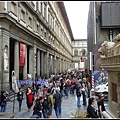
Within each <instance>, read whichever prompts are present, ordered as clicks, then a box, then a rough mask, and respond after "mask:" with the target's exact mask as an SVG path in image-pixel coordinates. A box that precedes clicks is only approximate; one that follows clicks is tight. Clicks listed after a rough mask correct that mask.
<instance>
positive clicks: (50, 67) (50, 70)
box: [49, 54, 52, 75]
mask: <svg viewBox="0 0 120 120" xmlns="http://www.w3.org/2000/svg"><path fill="white" fill-rule="evenodd" d="M49 63H50V64H49V75H50V74H51V73H52V66H51V65H52V63H51V55H50V54H49Z"/></svg>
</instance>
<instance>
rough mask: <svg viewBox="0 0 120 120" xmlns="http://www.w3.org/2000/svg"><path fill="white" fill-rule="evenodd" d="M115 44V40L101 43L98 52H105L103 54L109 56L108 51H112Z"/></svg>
mask: <svg viewBox="0 0 120 120" xmlns="http://www.w3.org/2000/svg"><path fill="white" fill-rule="evenodd" d="M115 45H116V43H115V42H108V41H104V42H103V43H102V44H101V47H100V48H99V49H98V52H99V53H100V54H103V55H105V56H106V57H107V56H108V53H109V52H110V49H111V48H113V47H114V46H115Z"/></svg>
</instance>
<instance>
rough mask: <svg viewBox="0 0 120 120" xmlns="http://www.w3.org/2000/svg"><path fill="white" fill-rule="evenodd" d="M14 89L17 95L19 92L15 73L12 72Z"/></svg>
mask: <svg viewBox="0 0 120 120" xmlns="http://www.w3.org/2000/svg"><path fill="white" fill-rule="evenodd" d="M12 89H13V91H14V92H15V93H18V92H19V89H18V84H17V79H16V76H15V71H14V70H13V71H12Z"/></svg>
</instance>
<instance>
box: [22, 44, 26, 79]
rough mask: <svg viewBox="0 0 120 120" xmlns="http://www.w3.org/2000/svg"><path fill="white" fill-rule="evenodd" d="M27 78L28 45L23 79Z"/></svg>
mask: <svg viewBox="0 0 120 120" xmlns="http://www.w3.org/2000/svg"><path fill="white" fill-rule="evenodd" d="M26 78H27V45H26V57H25V66H24V67H23V79H24V80H25V79H26Z"/></svg>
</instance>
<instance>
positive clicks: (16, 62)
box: [14, 41, 19, 80]
mask: <svg viewBox="0 0 120 120" xmlns="http://www.w3.org/2000/svg"><path fill="white" fill-rule="evenodd" d="M14 71H15V76H16V79H17V80H19V42H17V41H15V50H14Z"/></svg>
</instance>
